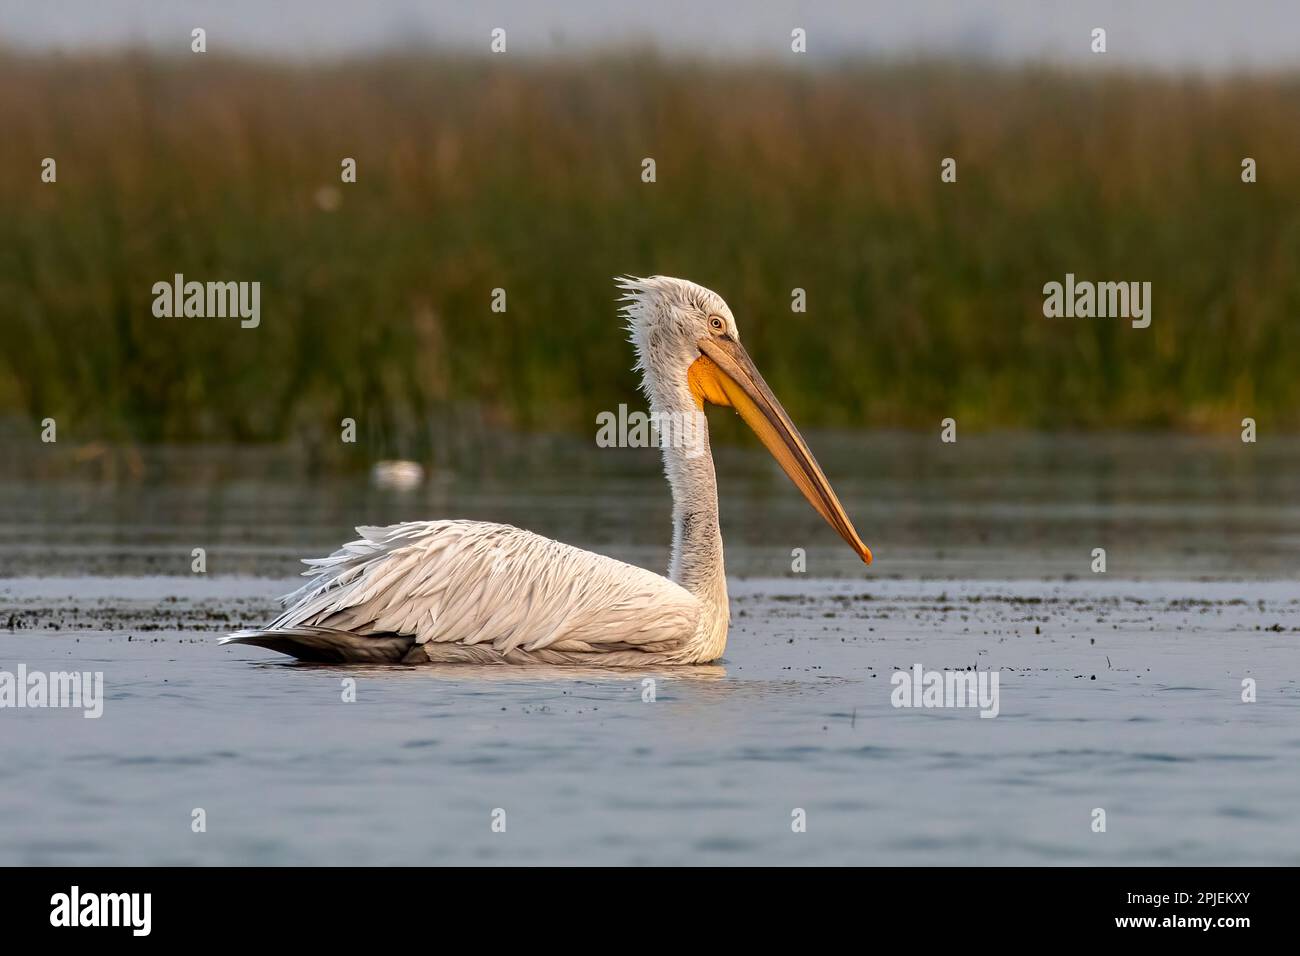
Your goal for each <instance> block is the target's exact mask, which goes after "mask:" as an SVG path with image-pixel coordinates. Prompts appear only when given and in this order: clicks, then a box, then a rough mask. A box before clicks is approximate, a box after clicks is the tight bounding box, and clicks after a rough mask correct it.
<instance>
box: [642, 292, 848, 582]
mask: <svg viewBox="0 0 1300 956" xmlns="http://www.w3.org/2000/svg"><path fill="white" fill-rule="evenodd" d="M617 281H618V284H619V287H620V288H621V289H622V290H623V293H624V295H623V313H624V315H625V316H626V318H627V325H628V332H629V334H630V337H631V340H632V344H633V345H634V346H636V353H637V369H638V370H639V371H640V372H641V387H642V388H643V389H644V390H645V393H646V397H647V398H648V399H649V400H650V403H651V406H652V407H656V410H659V409H658V408H657V406H659V405H660V404H661V403H662V401H663V397H664V396H667V395H674V394H682V393H689V395H690V396H691V398H692V399H693V400H694V402H695V404H696V405H697V406H698V407H699V408H703V407H704V405H705V403H708V404H711V405H726V406H729V407H731V408H734V409H735V410H736V412H737V413H738V414H739V415H740V417H741V418H742V419H744V420H745V423H746V424H747V425H749V427H750V428H752V429H753V430H754V433H755V434H756V435H758V437H759V440H761V441H762V442H763V444H764V445H765V446H767V450H768V451H769V452H771V453H772V457H774V458H775V459H776V460H777V463H778V464H780V466H781V468H782V470H784V471H785V473H786V474H787V475H789V476H790V480H791V481H793V482H794V484H795V487H796V488H798V489H799V490H800V491H801V492H802V493H803V496H804V497H805V498H807V499H808V502H809V504H811V505H812V506H813V508H815V509H816V510H817V513H818V514H820V515H821V516H822V517H823V518H824V519H826V523H827V524H829V525H830V526H831V527H832V528H834V529H835V530H836V531H838V532H839V534H840V537H842V538H843V539H844V540H845V541H846V542H848V545H849V547H851V548H852V549H853V550H854V551H855V552H856V553H857V555H858V556H859V557H860V558H862V560H863V561H865V562H866V563H867V564H870V563H871V549H870V548H868V547H867V546H866V545H865V544H863V543H862V539H861V538H859V537H858V533H857V531H856V530H854V528H853V522H851V521H850V520H849V516H848V515H847V514H845V512H844V507H843V505H841V504H840V500H839V498H837V497H836V496H835V491H834V490H833V489H832V488H831V486H830V482H828V481H827V480H826V475H825V474H823V472H822V470H821V466H820V465H818V464H817V459H815V458H814V457H813V454H812V452H811V451H809V450H808V445H807V444H806V443H805V442H804V440H803V437H802V436H801V435H800V434H799V430H798V429H797V428H795V427H794V422H792V421H790V416H789V415H787V414H786V413H785V409H784V408H782V407H781V403H780V402H778V401H777V400H776V396H775V395H773V394H772V390H771V389H769V388H768V387H767V383H766V382H764V381H763V376H762V375H760V374H759V372H758V369H757V368H755V367H754V363H753V361H752V360H751V359H750V357H749V355H748V354H747V353H746V352H745V349H744V347H743V346H741V344H740V331H739V330H738V329H737V328H736V320H735V317H733V316H732V314H731V309H730V308H728V307H727V303H726V302H723V301H722V297H721V296H720V295H718V294H717V293H716V292H711V291H710V290H708V289H706V288H704V287H703V286H699V285H696V284H695V283H694V282H687V281H686V280H685V279H673V278H669V277H667V276H652V277H650V278H648V279H638V278H634V277H632V276H624V277H623V278H620V279H618V280H617Z"/></svg>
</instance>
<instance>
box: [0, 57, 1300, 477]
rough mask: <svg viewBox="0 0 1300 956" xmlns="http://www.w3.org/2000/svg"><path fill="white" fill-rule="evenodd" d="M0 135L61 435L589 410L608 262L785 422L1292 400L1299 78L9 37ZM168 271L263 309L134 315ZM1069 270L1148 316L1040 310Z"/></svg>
mask: <svg viewBox="0 0 1300 956" xmlns="http://www.w3.org/2000/svg"><path fill="white" fill-rule="evenodd" d="M0 130H3V134H2V135H0V417H8V418H9V419H10V420H11V421H21V422H24V423H27V422H30V427H31V430H32V432H33V433H35V431H36V430H37V428H38V424H37V423H38V422H39V420H40V419H41V418H43V417H45V416H53V417H55V418H57V419H58V421H59V427H60V440H61V441H62V440H64V439H65V437H67V436H71V437H72V438H73V439H74V440H80V441H93V440H108V441H139V442H153V441H191V440H194V441H200V440H201V441H234V442H247V441H270V440H286V439H287V440H291V441H307V442H317V443H326V444H335V446H337V433H338V423H339V421H340V419H342V418H344V417H352V418H355V419H356V420H357V421H358V423H359V434H360V436H361V437H362V439H363V441H364V443H365V444H366V445H368V446H369V447H371V448H373V449H376V450H382V451H385V452H397V453H405V454H421V453H424V452H425V451H427V450H428V449H429V448H430V447H431V446H436V445H437V437H438V435H440V434H442V433H443V432H444V431H445V430H455V429H458V428H477V427H480V426H483V425H504V426H509V427H513V428H518V429H522V430H572V431H583V430H588V429H594V419H595V415H596V413H597V412H598V411H600V410H602V409H609V408H614V407H616V406H617V404H618V403H619V402H628V403H632V404H633V405H634V407H639V406H640V399H639V397H638V395H637V393H636V391H635V386H636V382H635V379H634V376H633V375H632V374H631V372H630V366H631V363H632V357H631V352H630V347H629V346H628V345H627V343H626V342H625V340H624V335H623V332H622V331H621V328H620V325H619V322H618V320H617V318H616V315H615V295H616V294H615V290H614V287H613V284H612V281H611V280H612V277H613V276H615V275H618V274H622V273H633V274H651V273H665V274H672V275H679V276H684V277H687V278H691V279H694V280H696V281H698V282H701V283H703V284H704V285H707V286H710V287H711V288H713V289H715V290H716V291H718V292H719V293H721V294H722V295H723V296H724V297H725V298H726V299H727V300H728V302H729V303H730V304H731V306H732V309H733V311H734V312H735V314H736V316H737V319H738V321H739V323H740V326H741V330H742V333H743V334H744V336H745V340H746V343H747V344H748V346H749V350H750V352H751V354H753V355H754V357H755V360H756V361H757V362H758V364H759V366H760V368H762V369H763V371H764V374H765V376H766V377H767V379H768V381H769V383H770V384H771V385H772V386H773V389H774V390H775V391H776V393H777V394H778V395H779V396H781V397H782V399H783V401H784V402H785V404H786V406H787V408H788V409H789V411H790V412H791V415H792V416H793V417H794V419H795V420H796V421H797V422H799V423H800V424H801V425H805V426H806V427H816V426H827V427H860V426H871V427H910V426H920V427H924V428H927V429H933V428H937V427H938V422H939V420H940V419H941V418H943V417H947V416H952V417H955V418H957V419H958V421H959V422H960V423H961V424H962V427H964V428H975V429H979V428H993V427H1035V428H1045V429H1050V430H1059V429H1063V428H1102V427H1104V428H1120V427H1122V428H1147V427H1176V428H1183V429H1190V430H1218V431H1227V430H1230V429H1237V428H1239V422H1240V420H1241V418H1242V417H1244V416H1246V415H1250V416H1253V417H1255V418H1257V419H1258V420H1259V421H1260V422H1261V427H1262V428H1267V429H1269V430H1273V429H1281V428H1292V429H1293V428H1295V427H1297V425H1300V376H1298V375H1297V374H1296V373H1297V369H1298V368H1300V321H1297V319H1300V202H1298V200H1300V186H1298V184H1300V150H1297V148H1296V147H1297V130H1300V77H1297V76H1253V77H1252V76H1238V77H1230V78H1226V79H1220V80H1209V79H1197V78H1191V77H1167V76H1160V75H1146V74H1127V73H1114V72H1108V73H1104V74H1098V75H1088V74H1086V73H1082V72H1077V71H1076V72H1059V71H1055V70H1053V69H1049V68H1042V67H1024V68H999V67H992V66H985V65H978V64H960V63H942V62H916V63H894V64H869V63H843V64H840V65H838V66H835V67H833V68H828V69H817V70H800V69H790V68H786V67H781V66H778V65H775V64H765V63H748V64H746V63H734V64H707V63H700V62H697V61H687V60H676V59H663V58H659V57H657V56H655V55H653V54H650V53H643V52H635V51H620V52H618V53H611V54H606V55H592V56H590V57H588V58H584V59H575V60H553V61H528V60H522V59H520V58H517V57H512V58H510V59H509V60H507V59H506V58H493V59H475V58H465V57H458V56H445V55H441V54H435V53H426V54H422V55H415V54H400V55H399V54H393V55H388V56H384V57H379V58H372V59H360V60H348V61H340V62H332V63H315V64H310V65H302V64H299V65H276V64H272V63H268V62H260V61H240V60H228V59H221V58H219V57H217V56H215V55H209V56H203V57H197V56H189V57H185V58H180V59H167V58H159V57H157V56H155V55H151V54H144V53H122V54H114V55H104V56H102V57H76V58H67V57H57V56H40V57H33V56H26V55H20V54H17V53H10V54H6V55H2V56H0ZM46 156H49V157H54V158H55V159H56V160H57V162H58V182H57V184H56V185H47V184H42V183H41V182H40V178H39V174H40V163H41V160H42V158H44V157H46ZM947 156H951V157H955V158H956V159H957V160H958V182H957V183H956V184H953V185H947V184H943V183H941V182H940V178H939V166H940V160H941V159H942V158H943V157H947ZM1245 156H1251V157H1254V158H1255V159H1256V160H1257V162H1258V165H1259V181H1258V183H1256V184H1254V185H1245V184H1243V183H1242V181H1241V178H1240V173H1241V160H1242V158H1243V157H1245ZM343 157H354V158H355V159H356V161H357V166H358V181H357V182H356V183H355V184H344V183H341V182H340V176H339V173H340V162H341V160H342V159H343ZM643 157H653V158H654V159H655V160H656V163H657V178H658V181H657V182H655V183H653V184H645V183H642V182H641V176H640V174H641V161H642V158H643ZM178 272H179V273H183V274H184V275H185V276H186V278H187V279H197V280H200V281H206V280H250V281H251V280H258V281H260V282H261V283H262V322H261V327H260V328H257V329H255V330H244V329H240V328H239V325H238V322H237V321H236V320H229V319H227V320H219V319H193V318H191V319H160V318H155V317H154V316H153V314H152V303H153V294H152V291H151V287H152V285H153V283H155V282H158V281H161V280H170V278H171V277H172V275H173V274H174V273H178ZM1067 272H1073V273H1074V274H1075V275H1076V276H1077V277H1078V278H1079V279H1092V280H1098V281H1100V280H1137V281H1150V282H1152V283H1153V321H1152V324H1151V327H1150V328H1149V329H1146V330H1136V329H1132V328H1130V327H1129V324H1128V322H1127V321H1123V320H1114V319H1052V320H1049V319H1045V318H1044V317H1043V315H1042V311H1041V309H1042V300H1043V297H1042V286H1043V284H1044V283H1045V282H1048V281H1052V280H1056V281H1062V280H1063V278H1064V276H1065V273H1067ZM495 287H502V288H504V289H505V290H506V292H507V295H508V312H506V313H505V314H495V313H493V312H492V311H491V310H490V302H491V290H492V289H493V288H495ZM795 287H801V288H804V289H806V290H807V298H808V311H807V313H806V314H798V313H792V312H791V309H790V297H791V289H793V288H795ZM23 427H26V425H25V424H24V426H23Z"/></svg>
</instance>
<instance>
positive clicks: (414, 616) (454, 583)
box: [270, 521, 700, 657]
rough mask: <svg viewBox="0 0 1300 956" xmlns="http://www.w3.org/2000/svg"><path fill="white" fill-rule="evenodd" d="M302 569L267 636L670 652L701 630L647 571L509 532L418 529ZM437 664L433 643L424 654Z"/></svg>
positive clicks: (497, 527)
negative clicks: (314, 633) (317, 631)
mask: <svg viewBox="0 0 1300 956" xmlns="http://www.w3.org/2000/svg"><path fill="white" fill-rule="evenodd" d="M357 533H358V534H360V535H361V538H360V539H359V540H357V541H353V542H351V543H350V544H346V545H344V546H343V547H342V548H340V549H339V550H338V551H336V552H335V553H334V554H332V555H330V556H329V557H327V558H317V559H310V560H307V561H305V562H304V563H305V564H308V565H311V567H312V569H311V570H309V571H306V572H304V574H307V575H311V576H312V580H311V582H309V583H308V584H306V585H305V586H303V587H302V588H300V589H299V590H298V591H296V592H294V593H293V594H291V595H289V596H287V597H286V598H285V599H284V602H285V604H286V606H287V610H285V612H284V613H283V614H282V615H281V616H280V617H279V618H278V619H276V620H275V621H274V622H273V623H272V624H271V625H270V628H272V629H274V628H288V627H298V626H309V627H322V628H335V629H338V630H343V631H351V632H353V633H357V634H402V635H410V636H413V637H414V638H415V641H416V643H417V644H425V645H443V644H456V645H461V646H463V647H466V648H469V647H475V646H477V645H483V650H484V651H485V652H486V650H487V648H488V647H490V648H491V649H492V651H494V652H496V653H495V654H493V655H492V656H493V657H495V656H497V655H501V656H505V655H507V654H510V653H511V652H513V651H515V650H516V649H522V650H523V651H527V652H534V651H543V650H550V651H555V652H576V653H591V654H597V655H599V654H601V653H618V654H619V656H623V655H622V654H621V653H619V652H627V651H632V652H642V653H654V654H666V655H669V656H673V655H674V654H675V653H679V652H682V651H684V650H685V649H686V648H687V646H688V645H689V644H690V643H691V641H692V639H693V638H694V636H695V633H696V627H697V624H698V623H699V618H700V606H699V602H698V601H697V600H696V599H695V598H694V597H693V596H692V595H691V594H690V593H689V592H687V591H686V590H685V589H684V588H682V587H680V586H679V585H677V584H674V583H673V582H672V581H669V580H668V579H667V578H664V577H661V576H659V575H657V574H653V573H652V572H650V571H647V570H645V569H644V568H638V567H635V566H633V565H630V564H624V563H623V562H621V561H616V560H614V559H613V558H608V557H606V556H604V555H601V554H594V553H592V552H590V551H583V550H582V549H580V548H574V547H571V546H569V545H566V544H561V543H560V542H558V541H552V540H550V539H549V538H543V537H541V536H540V535H536V534H533V533H531V532H529V531H523V530H521V529H519V528H514V527H511V526H509V525H502V524H491V523H488V522H480V521H416V522H408V523H405V524H398V525H391V526H389V527H386V528H358V529H357ZM428 650H429V652H430V656H431V657H432V656H434V655H433V647H432V646H430V647H429V648H428Z"/></svg>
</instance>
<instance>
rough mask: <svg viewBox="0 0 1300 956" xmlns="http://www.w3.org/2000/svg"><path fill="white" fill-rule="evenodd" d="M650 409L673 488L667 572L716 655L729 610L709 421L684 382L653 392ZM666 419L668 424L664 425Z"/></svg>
mask: <svg viewBox="0 0 1300 956" xmlns="http://www.w3.org/2000/svg"><path fill="white" fill-rule="evenodd" d="M651 411H652V412H654V413H656V414H657V415H658V416H659V422H660V434H661V436H662V437H661V440H662V441H663V455H664V473H665V474H666V475H667V476H668V483H669V485H670V486H671V487H672V492H673V552H672V560H671V563H670V564H669V567H668V577H669V578H670V579H672V580H673V581H675V582H676V583H677V584H680V585H681V586H682V587H683V588H685V589H686V590H687V591H689V592H690V593H691V594H693V595H694V596H695V597H696V598H698V599H699V601H700V603H701V605H702V606H703V608H704V612H705V616H706V618H707V620H705V621H702V622H701V625H702V630H701V636H702V638H703V639H705V640H707V641H709V642H717V648H716V649H717V653H718V654H721V652H722V650H721V642H724V641H725V640H726V635H727V623H728V620H729V618H730V613H729V611H728V606H727V575H726V571H725V569H724V568H723V564H722V531H721V529H720V527H719V524H718V485H717V479H716V476H715V475H714V471H713V455H712V454H711V453H710V450H709V426H708V421H707V419H705V417H704V413H703V411H701V409H700V408H699V407H698V406H697V405H696V404H695V400H694V398H693V397H692V396H691V393H690V390H689V389H688V388H687V387H686V385H685V384H684V383H683V384H682V386H681V387H680V388H677V389H669V390H664V391H663V392H661V393H660V392H657V393H656V394H655V395H654V396H653V397H652V399H651ZM665 422H668V423H670V424H669V426H668V427H665V424H664V423H665Z"/></svg>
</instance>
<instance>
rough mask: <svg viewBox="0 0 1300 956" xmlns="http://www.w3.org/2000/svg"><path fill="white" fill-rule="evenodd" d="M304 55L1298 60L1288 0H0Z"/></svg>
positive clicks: (55, 21) (1241, 64)
mask: <svg viewBox="0 0 1300 956" xmlns="http://www.w3.org/2000/svg"><path fill="white" fill-rule="evenodd" d="M195 26H201V27H203V28H204V29H205V30H206V31H207V33H208V42H209V49H210V50H214V49H219V48H221V47H223V46H224V47H228V48H231V49H234V50H235V51H237V52H239V53H269V54H273V55H276V56H287V57H295V58H311V57H322V56H334V55H338V54H346V53H354V52H364V51H367V50H371V49H376V48H385V47H392V46H401V45H409V44H413V43H414V44H426V43H427V44H441V45H445V46H455V47H465V48H469V49H476V48H477V49H483V50H486V48H487V45H488V40H489V35H490V33H491V31H492V29H493V28H495V27H502V28H504V29H505V30H506V35H507V41H508V50H509V52H516V51H522V52H528V53H539V54H554V53H563V52H566V51H573V50H580V49H582V48H584V47H587V46H592V45H608V44H613V43H626V42H629V41H635V42H650V43H653V44H654V45H656V46H658V47H660V48H663V49H665V50H670V51H675V52H679V53H685V54H688V55H703V56H715V57H732V56H749V55H772V56H777V55H786V54H788V53H789V49H790V31H791V29H793V28H794V27H796V26H797V27H802V28H803V29H805V30H806V31H807V35H808V52H809V55H810V59H815V58H816V57H818V56H820V55H826V56H828V57H834V56H840V55H845V54H854V53H868V54H876V55H882V54H883V55H892V56H908V55H913V54H918V53H921V54H926V53H928V54H944V53H954V52H956V53H962V54H967V55H977V56H981V57H988V58H993V59H998V60H1004V61H1011V62H1014V61H1019V60H1026V59H1036V60H1052V61H1059V60H1080V59H1087V58H1089V57H1093V62H1096V57H1095V55H1094V54H1092V52H1091V50H1090V48H1089V47H1090V43H1091V31H1092V29H1093V28H1094V27H1103V28H1104V29H1106V31H1107V47H1108V49H1107V54H1106V60H1105V65H1123V66H1134V65H1138V66H1142V67H1146V68H1155V69H1171V70H1199V71H1206V72H1216V71H1223V70H1228V69H1272V68H1278V67H1296V66H1300V0H897V2H881V0H856V2H853V0H802V2H800V0H0V44H4V45H9V46H17V47H32V48H37V49H42V50H49V49H61V50H76V49H84V48H105V47H109V48H111V47H116V46H121V45H124V44H128V43H135V44H147V45H150V46H155V47H159V48H162V49H168V48H176V49H179V50H180V51H182V52H185V51H188V48H189V35H190V30H191V29H192V28H193V27H195Z"/></svg>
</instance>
